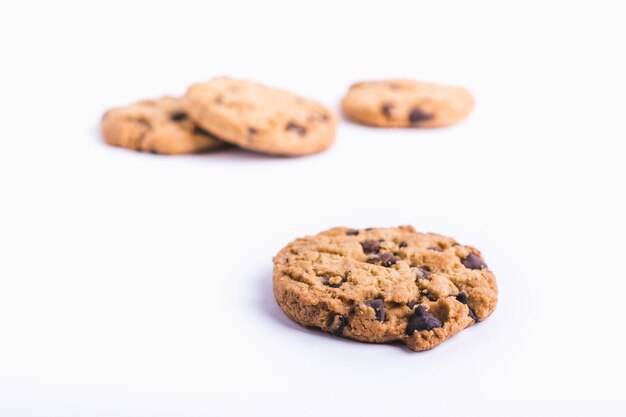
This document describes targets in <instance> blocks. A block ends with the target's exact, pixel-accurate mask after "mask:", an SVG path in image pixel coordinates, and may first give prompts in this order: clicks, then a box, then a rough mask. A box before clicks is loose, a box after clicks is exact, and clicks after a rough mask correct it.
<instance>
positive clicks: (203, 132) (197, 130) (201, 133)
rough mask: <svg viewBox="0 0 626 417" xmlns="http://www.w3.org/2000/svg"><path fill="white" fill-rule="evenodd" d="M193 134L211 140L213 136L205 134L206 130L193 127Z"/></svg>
mask: <svg viewBox="0 0 626 417" xmlns="http://www.w3.org/2000/svg"><path fill="white" fill-rule="evenodd" d="M193 133H194V134H196V135H202V136H207V137H209V138H212V137H213V135H212V134H210V133H209V132H207V131H206V130H204V129H203V128H201V127H200V126H195V127H194V128H193Z"/></svg>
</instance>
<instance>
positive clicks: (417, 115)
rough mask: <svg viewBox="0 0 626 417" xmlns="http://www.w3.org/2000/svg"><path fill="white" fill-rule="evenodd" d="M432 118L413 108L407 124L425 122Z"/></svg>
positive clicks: (417, 108)
mask: <svg viewBox="0 0 626 417" xmlns="http://www.w3.org/2000/svg"><path fill="white" fill-rule="evenodd" d="M432 118H433V116H432V115H431V114H428V113H426V112H425V111H424V110H422V109H420V108H419V107H415V108H414V109H413V110H411V113H409V122H411V123H419V122H425V121H427V120H430V119H432Z"/></svg>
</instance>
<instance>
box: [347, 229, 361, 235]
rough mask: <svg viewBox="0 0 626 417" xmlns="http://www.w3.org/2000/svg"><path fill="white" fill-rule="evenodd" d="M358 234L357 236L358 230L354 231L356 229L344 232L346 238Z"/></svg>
mask: <svg viewBox="0 0 626 417" xmlns="http://www.w3.org/2000/svg"><path fill="white" fill-rule="evenodd" d="M358 234H359V231H358V230H356V229H349V230H348V231H347V232H346V235H348V236H356V235H358Z"/></svg>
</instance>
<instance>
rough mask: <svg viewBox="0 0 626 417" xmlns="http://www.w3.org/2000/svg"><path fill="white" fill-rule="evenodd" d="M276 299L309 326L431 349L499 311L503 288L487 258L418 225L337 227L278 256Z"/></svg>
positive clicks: (294, 244) (292, 245) (365, 339)
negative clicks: (498, 305) (416, 228)
mask: <svg viewBox="0 0 626 417" xmlns="http://www.w3.org/2000/svg"><path fill="white" fill-rule="evenodd" d="M273 289H274V296H275V298H276V301H277V303H278V305H279V306H280V308H281V309H282V310H283V311H284V312H285V314H286V315H287V316H289V317H290V318H291V319H293V320H294V321H296V322H298V323H299V324H301V325H303V326H306V327H315V328H319V329H321V330H323V331H325V332H329V333H332V334H335V335H337V336H342V337H346V338H350V339H355V340H359V341H363V342H371V343H389V342H395V341H400V342H402V343H405V344H406V345H407V346H408V347H409V348H410V349H412V350H415V351H422V350H427V349H431V348H433V347H435V346H437V345H439V344H440V343H442V342H443V341H444V340H446V339H448V338H450V337H451V336H453V335H455V334H456V333H458V332H460V331H461V330H463V329H465V328H467V327H469V326H471V325H472V324H474V323H475V322H477V321H483V320H485V319H486V318H487V317H489V316H490V315H491V313H493V311H494V309H495V307H496V304H497V300H498V290H497V286H496V280H495V276H494V274H493V273H492V272H491V271H490V270H489V269H488V267H487V265H486V263H485V261H484V260H483V258H482V255H481V253H480V252H479V251H478V250H477V249H475V248H473V247H471V246H463V245H459V244H458V243H457V242H456V241H455V240H454V239H451V238H448V237H445V236H441V235H437V234H433V233H419V232H416V231H415V230H414V229H413V228H412V227H411V226H400V227H396V228H373V229H364V230H355V229H347V228H344V227H337V228H333V229H330V230H327V231H325V232H322V233H319V234H317V235H315V236H307V237H304V238H300V239H296V240H295V241H293V242H291V243H290V244H288V245H287V246H286V247H285V248H283V249H282V250H281V251H280V252H279V253H278V254H277V255H276V256H275V257H274V274H273Z"/></svg>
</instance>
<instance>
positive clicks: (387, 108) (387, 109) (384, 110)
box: [380, 103, 393, 118]
mask: <svg viewBox="0 0 626 417" xmlns="http://www.w3.org/2000/svg"><path fill="white" fill-rule="evenodd" d="M392 110H393V104H390V103H385V104H383V105H382V107H381V108H380V111H381V112H382V113H383V115H385V117H387V118H389V117H391V111H392Z"/></svg>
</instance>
